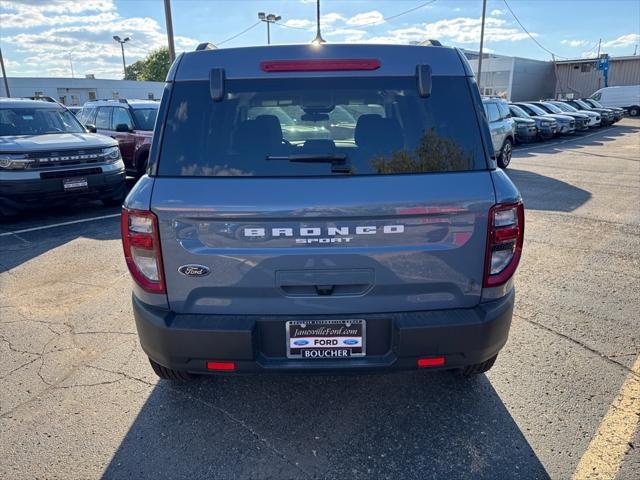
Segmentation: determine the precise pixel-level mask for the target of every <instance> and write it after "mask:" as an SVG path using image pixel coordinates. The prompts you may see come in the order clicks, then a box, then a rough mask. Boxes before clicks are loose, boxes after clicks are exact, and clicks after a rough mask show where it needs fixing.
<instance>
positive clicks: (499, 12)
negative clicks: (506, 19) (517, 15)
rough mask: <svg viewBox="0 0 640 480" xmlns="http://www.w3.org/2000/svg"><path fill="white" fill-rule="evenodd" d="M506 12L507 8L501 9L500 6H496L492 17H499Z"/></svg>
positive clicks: (492, 11)
mask: <svg viewBox="0 0 640 480" xmlns="http://www.w3.org/2000/svg"><path fill="white" fill-rule="evenodd" d="M505 13H507V11H506V10H500V9H499V8H496V9H495V10H491V13H490V15H491V16H492V17H499V16H501V15H504V14H505Z"/></svg>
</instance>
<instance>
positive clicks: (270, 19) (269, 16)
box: [258, 12, 282, 45]
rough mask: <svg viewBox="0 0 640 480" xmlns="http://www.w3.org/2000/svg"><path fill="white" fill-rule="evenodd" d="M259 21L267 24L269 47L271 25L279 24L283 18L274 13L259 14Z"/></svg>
mask: <svg viewBox="0 0 640 480" xmlns="http://www.w3.org/2000/svg"><path fill="white" fill-rule="evenodd" d="M258 19H260V21H262V22H265V23H266V24H267V45H271V24H272V23H276V22H279V21H280V20H282V17H281V16H280V15H276V14H274V13H264V12H258Z"/></svg>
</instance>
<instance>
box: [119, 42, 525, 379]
mask: <svg viewBox="0 0 640 480" xmlns="http://www.w3.org/2000/svg"><path fill="white" fill-rule="evenodd" d="M275 109H282V111H284V112H286V115H280V114H276V113H275ZM345 112H346V113H347V114H345ZM336 115H339V117H340V121H339V122H338V121H337V119H336ZM282 118H286V119H287V122H290V123H289V125H288V126H287V127H286V128H285V127H284V126H283V125H282V123H281V122H282ZM338 123H339V124H340V128H339V129H336V128H334V127H335V125H336V124H338ZM318 130H322V131H323V136H322V137H318V135H317V131H318ZM305 135H308V137H305ZM493 156H494V151H493V146H492V143H491V135H490V132H489V126H488V124H487V122H486V119H485V117H484V115H483V113H482V100H481V98H480V95H479V92H478V88H477V86H476V83H475V79H474V76H473V72H472V71H471V69H470V67H469V65H468V63H467V61H466V60H465V57H464V55H463V54H462V53H461V52H460V51H458V50H457V49H454V48H447V47H441V46H428V47H426V46H398V45H337V44H336V45H322V46H312V45H287V46H272V47H249V48H237V49H221V50H217V49H209V48H206V47H205V48H202V49H200V48H199V49H197V50H196V51H195V52H190V53H185V54H183V55H181V56H180V57H179V58H178V59H177V60H176V61H175V62H174V64H173V66H172V67H171V69H170V71H169V74H168V77H167V84H166V87H165V92H164V95H163V97H162V103H161V105H160V110H159V112H158V121H157V122H156V127H155V131H154V135H153V144H152V147H151V152H150V156H149V171H148V173H147V174H145V175H144V176H142V177H141V178H140V180H139V181H138V183H137V184H136V185H135V187H134V188H133V189H132V191H131V192H130V193H129V195H128V197H127V199H126V201H125V204H124V207H123V211H122V240H123V245H124V254H125V258H126V262H127V265H128V267H129V270H130V273H131V275H132V277H133V312H134V317H135V322H136V326H137V330H138V334H139V338H140V343H141V345H142V348H143V349H144V351H145V352H146V353H147V355H148V356H149V359H150V361H151V365H152V367H153V369H154V371H155V372H156V373H157V374H158V375H159V376H160V377H161V378H166V379H172V380H178V381H181V380H187V379H189V378H191V377H192V376H193V375H197V374H207V373H217V374H225V373H226V374H229V373H246V372H293V371H298V372H346V371H355V372H365V371H370V370H400V369H418V368H420V369H457V370H461V371H462V372H463V373H464V374H465V375H472V374H478V373H481V372H485V371H487V370H488V369H489V368H491V366H492V365H493V363H494V361H495V359H496V357H497V355H498V352H499V351H500V349H501V348H502V347H503V345H504V344H505V342H506V340H507V335H508V332H509V327H510V324H511V317H512V311H513V305H514V295H515V294H514V288H513V275H514V273H515V271H516V268H517V266H518V262H519V260H520V256H521V252H522V244H523V234H524V209H523V203H522V198H521V196H520V193H519V192H518V190H517V189H516V188H515V186H514V185H513V184H512V183H511V181H510V180H509V178H508V177H507V175H506V174H505V173H503V171H502V170H499V169H497V166H496V161H495V160H494V158H493Z"/></svg>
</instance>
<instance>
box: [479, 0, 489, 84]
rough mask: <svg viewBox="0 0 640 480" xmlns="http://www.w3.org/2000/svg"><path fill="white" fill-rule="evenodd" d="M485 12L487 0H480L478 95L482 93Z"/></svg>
mask: <svg viewBox="0 0 640 480" xmlns="http://www.w3.org/2000/svg"><path fill="white" fill-rule="evenodd" d="M486 13H487V0H483V1H482V26H481V27H480V56H479V57H478V90H480V95H482V89H481V88H480V85H481V83H482V78H481V75H482V49H483V47H484V19H485V15H486Z"/></svg>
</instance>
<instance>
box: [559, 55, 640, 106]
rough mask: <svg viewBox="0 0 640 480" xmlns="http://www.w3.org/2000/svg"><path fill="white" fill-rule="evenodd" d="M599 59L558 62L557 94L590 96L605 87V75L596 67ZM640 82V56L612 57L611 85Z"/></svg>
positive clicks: (610, 65)
mask: <svg viewBox="0 0 640 480" xmlns="http://www.w3.org/2000/svg"><path fill="white" fill-rule="evenodd" d="M596 62H597V60H595V59H593V60H590V61H584V60H582V61H576V62H571V63H569V62H567V63H565V62H562V63H560V62H558V64H557V67H556V71H557V79H558V81H557V83H556V96H561V97H566V96H570V95H573V96H574V97H580V98H582V97H588V96H590V95H591V94H592V93H593V92H595V91H596V90H598V89H600V88H602V87H604V86H605V85H604V76H603V74H602V71H601V70H598V69H597V67H596ZM639 83H640V57H637V58H629V57H626V58H624V59H622V58H618V59H616V58H610V59H609V86H610V87H617V86H623V85H638V84H639Z"/></svg>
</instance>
